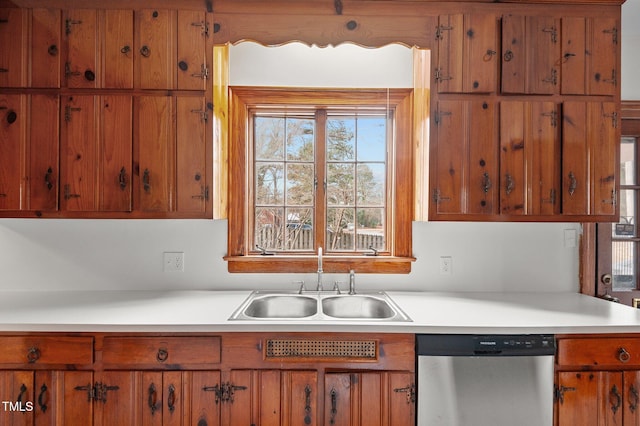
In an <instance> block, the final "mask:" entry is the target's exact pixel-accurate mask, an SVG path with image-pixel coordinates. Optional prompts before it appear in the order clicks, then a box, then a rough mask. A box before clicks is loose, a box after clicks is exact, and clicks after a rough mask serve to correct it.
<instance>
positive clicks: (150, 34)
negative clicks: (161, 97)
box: [135, 9, 197, 89]
mask: <svg viewBox="0 0 640 426" xmlns="http://www.w3.org/2000/svg"><path fill="white" fill-rule="evenodd" d="M135 28H136V31H135V33H136V34H135V86H136V87H137V88H140V89H173V88H175V75H176V68H177V67H176V66H175V58H176V42H175V41H176V11H172V10H165V9H144V10H136V11H135ZM196 43H197V42H196Z"/></svg>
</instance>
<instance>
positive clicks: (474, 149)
mask: <svg viewBox="0 0 640 426" xmlns="http://www.w3.org/2000/svg"><path fill="white" fill-rule="evenodd" d="M435 125H436V129H437V130H436V132H437V142H436V143H435V144H433V145H432V167H433V170H434V172H435V173H433V174H432V180H433V181H434V182H435V184H433V185H432V191H431V192H432V200H431V202H432V206H433V208H432V209H431V210H432V211H434V212H435V213H436V214H438V215H440V214H458V215H459V214H485V215H486V214H497V212H498V210H497V208H498V195H497V194H498V191H497V188H498V180H499V178H498V150H497V146H498V140H497V134H496V129H497V112H496V106H495V104H494V102H492V101H488V100H475V101H439V102H438V109H437V112H436V118H435Z"/></svg>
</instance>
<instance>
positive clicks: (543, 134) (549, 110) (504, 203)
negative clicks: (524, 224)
mask: <svg viewBox="0 0 640 426" xmlns="http://www.w3.org/2000/svg"><path fill="white" fill-rule="evenodd" d="M557 120H558V107H557V105H556V104H554V103H553V102H520V101H507V102H502V103H501V104H500V176H501V179H502V181H501V185H500V211H501V212H502V213H503V214H509V215H525V214H528V215H552V214H558V213H559V211H560V208H559V207H560V201H559V199H558V195H557V194H558V192H559V191H558V185H559V174H560V151H559V146H560V145H559V132H558V125H557Z"/></svg>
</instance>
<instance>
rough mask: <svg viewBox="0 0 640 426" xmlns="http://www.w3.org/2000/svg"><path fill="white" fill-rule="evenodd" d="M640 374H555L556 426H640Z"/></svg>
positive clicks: (613, 372)
mask: <svg viewBox="0 0 640 426" xmlns="http://www.w3.org/2000/svg"><path fill="white" fill-rule="evenodd" d="M639 385H640V371H624V372H623V371H585V372H562V373H559V374H558V392H557V394H558V404H559V405H558V424H559V425H584V426H590V425H593V426H608V425H624V426H635V425H640V412H639V410H640V407H639V406H638V402H639V396H638V390H639V389H640V387H639Z"/></svg>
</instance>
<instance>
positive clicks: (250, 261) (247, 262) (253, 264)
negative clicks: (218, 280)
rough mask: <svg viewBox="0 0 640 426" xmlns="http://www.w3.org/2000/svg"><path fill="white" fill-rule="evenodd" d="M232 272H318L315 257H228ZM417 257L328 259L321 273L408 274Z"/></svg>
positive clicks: (228, 265)
mask: <svg viewBox="0 0 640 426" xmlns="http://www.w3.org/2000/svg"><path fill="white" fill-rule="evenodd" d="M224 260H226V261H227V262H228V264H227V267H228V270H229V272H232V273H233V272H240V273H242V272H245V273H265V272H271V273H292V272H293V273H313V272H315V271H317V270H318V258H317V257H316V256H301V255H269V256H261V255H257V256H253V255H252V256H226V257H225V258H224ZM415 260H416V259H415V258H414V257H396V256H365V255H361V256H340V255H333V256H332V255H325V256H323V258H322V269H323V272H325V273H336V272H338V273H347V272H349V271H350V270H352V269H353V270H354V271H356V272H357V273H376V274H408V273H409V272H411V263H412V262H414V261H415Z"/></svg>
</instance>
